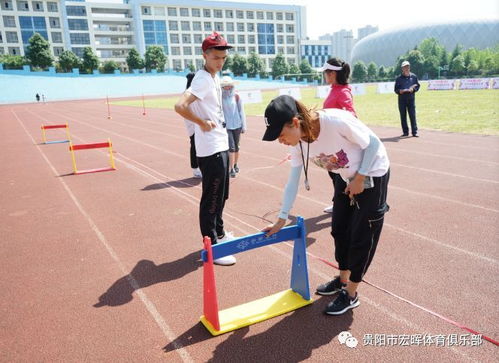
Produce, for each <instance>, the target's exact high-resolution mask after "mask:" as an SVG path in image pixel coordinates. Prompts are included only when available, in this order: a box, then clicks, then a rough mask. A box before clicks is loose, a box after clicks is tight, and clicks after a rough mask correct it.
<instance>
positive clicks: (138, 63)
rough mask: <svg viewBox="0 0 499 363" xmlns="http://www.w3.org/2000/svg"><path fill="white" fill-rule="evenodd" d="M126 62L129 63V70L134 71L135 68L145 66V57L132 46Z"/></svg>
mask: <svg viewBox="0 0 499 363" xmlns="http://www.w3.org/2000/svg"><path fill="white" fill-rule="evenodd" d="M126 64H127V65H128V71H129V72H132V71H133V70H134V69H142V68H144V59H142V57H141V56H140V54H139V52H137V49H135V48H132V49H130V51H129V52H128V56H127V57H126Z"/></svg>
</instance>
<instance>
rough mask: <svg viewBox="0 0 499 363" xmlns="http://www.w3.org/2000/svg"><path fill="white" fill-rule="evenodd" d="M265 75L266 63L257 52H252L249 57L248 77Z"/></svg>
mask: <svg viewBox="0 0 499 363" xmlns="http://www.w3.org/2000/svg"><path fill="white" fill-rule="evenodd" d="M263 73H265V63H264V62H263V59H262V58H260V56H259V55H258V54H256V53H255V52H251V53H250V55H249V57H248V75H249V76H250V77H255V76H256V75H257V74H259V75H262V74H263Z"/></svg>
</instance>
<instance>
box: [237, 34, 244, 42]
mask: <svg viewBox="0 0 499 363" xmlns="http://www.w3.org/2000/svg"><path fill="white" fill-rule="evenodd" d="M245 38H246V37H245V36H244V35H238V36H237V42H238V43H239V44H244V43H246V39H245Z"/></svg>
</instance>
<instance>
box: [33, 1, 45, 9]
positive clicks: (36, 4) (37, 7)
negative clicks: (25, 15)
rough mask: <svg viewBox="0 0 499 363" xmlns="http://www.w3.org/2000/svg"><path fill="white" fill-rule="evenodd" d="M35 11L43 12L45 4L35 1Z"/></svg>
mask: <svg viewBox="0 0 499 363" xmlns="http://www.w3.org/2000/svg"><path fill="white" fill-rule="evenodd" d="M33 11H43V3H42V2H40V1H33Z"/></svg>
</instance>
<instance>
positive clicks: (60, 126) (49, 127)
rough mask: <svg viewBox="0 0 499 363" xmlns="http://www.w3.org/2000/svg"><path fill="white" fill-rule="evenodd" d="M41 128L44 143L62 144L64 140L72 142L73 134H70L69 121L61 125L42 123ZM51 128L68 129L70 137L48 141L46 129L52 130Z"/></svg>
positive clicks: (67, 132)
mask: <svg viewBox="0 0 499 363" xmlns="http://www.w3.org/2000/svg"><path fill="white" fill-rule="evenodd" d="M41 129H42V137H43V143H44V144H60V143H64V142H71V135H70V134H69V125H68V124H67V123H66V124H61V125H42V127H41ZM51 129H66V135H67V137H68V138H67V140H55V141H47V136H46V135H45V130H51Z"/></svg>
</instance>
